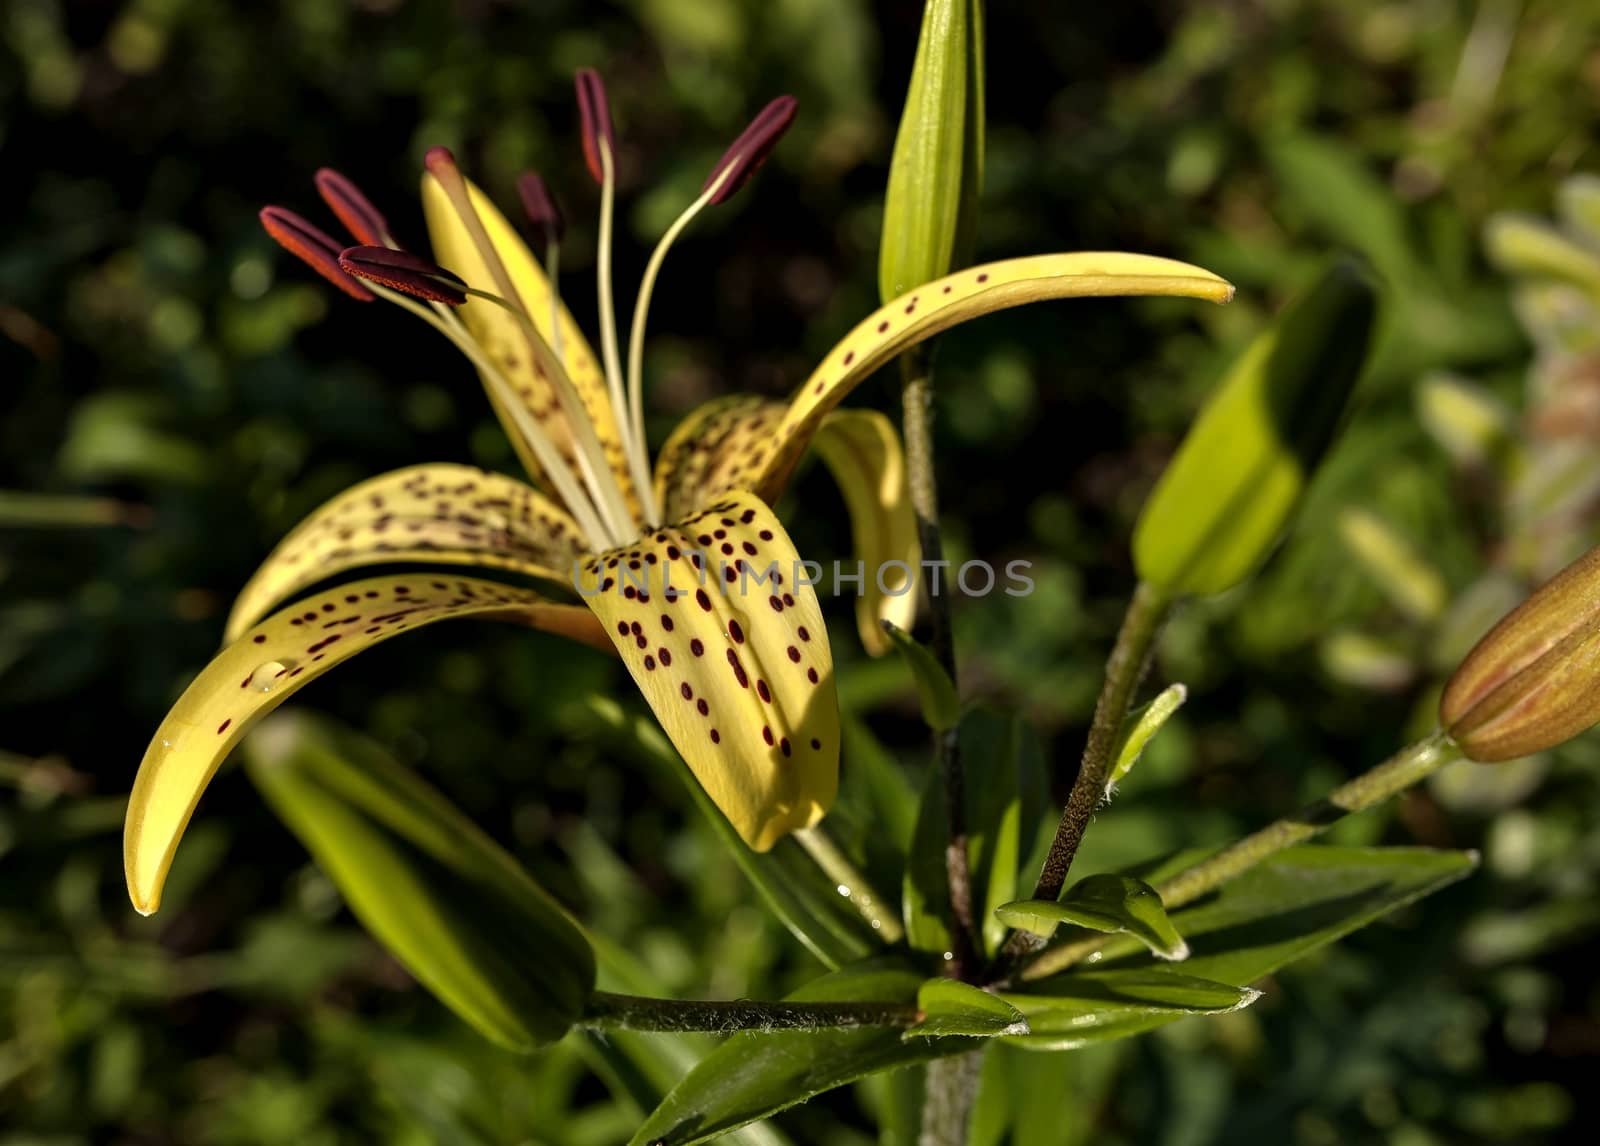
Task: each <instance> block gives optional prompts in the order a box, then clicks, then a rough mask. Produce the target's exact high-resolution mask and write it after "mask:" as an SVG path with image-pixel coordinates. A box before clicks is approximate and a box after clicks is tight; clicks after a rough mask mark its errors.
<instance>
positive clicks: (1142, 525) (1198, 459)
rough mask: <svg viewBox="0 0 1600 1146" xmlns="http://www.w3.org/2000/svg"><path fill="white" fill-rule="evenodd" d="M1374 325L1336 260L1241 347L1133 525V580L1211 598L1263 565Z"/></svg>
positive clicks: (1367, 297)
mask: <svg viewBox="0 0 1600 1146" xmlns="http://www.w3.org/2000/svg"><path fill="white" fill-rule="evenodd" d="M1376 315H1377V290H1376V287H1375V286H1374V284H1373V281H1372V279H1371V277H1370V276H1369V275H1368V273H1367V272H1366V271H1365V269H1364V268H1363V267H1361V266H1360V265H1359V264H1357V263H1356V262H1354V261H1353V260H1349V259H1342V260H1340V261H1338V262H1336V263H1335V264H1334V265H1333V266H1332V267H1331V268H1329V269H1328V271H1326V272H1325V273H1324V274H1323V276H1322V277H1321V278H1320V279H1318V280H1317V283H1316V285H1315V286H1313V287H1312V288H1311V290H1310V291H1308V292H1307V293H1305V294H1303V295H1301V296H1300V297H1299V298H1298V299H1297V300H1295V301H1294V302H1293V303H1291V304H1290V305H1289V306H1288V308H1287V309H1285V311H1284V312H1283V314H1282V315H1280V316H1279V317H1278V320H1277V321H1276V322H1275V323H1273V325H1272V327H1271V329H1269V330H1267V331H1266V332H1265V333H1264V334H1262V335H1261V336H1260V337H1259V338H1257V339H1256V341H1255V342H1254V343H1252V344H1251V346H1250V348H1249V349H1248V350H1246V351H1245V353H1244V355H1243V357H1241V358H1240V359H1239V360H1238V361H1237V362H1236V363H1235V364H1234V366H1233V369H1232V370H1230V371H1229V373H1228V375H1227V376H1226V377H1225V378H1224V379H1223V381H1222V385H1221V386H1220V387H1219V389H1218V390H1217V393H1216V394H1215V396H1213V397H1212V399H1211V401H1210V402H1209V403H1208V404H1207V405H1206V408H1205V409H1204V410H1203V411H1202V412H1201V414H1200V417H1199V419H1198V420H1197V421H1196V422H1195V425H1194V428H1193V429H1192V430H1191V431H1190V432H1189V436H1188V437H1187V438H1186V439H1185V440H1184V443H1183V446H1182V448H1180V449H1179V450H1178V455H1177V457H1175V458H1173V460H1172V464H1171V465H1169V466H1168V467H1167V471H1166V473H1164V474H1162V475H1161V480H1160V481H1159V482H1158V483H1157V484H1156V488H1155V490H1154V492H1153V493H1151V495H1150V500H1149V501H1147V502H1146V503H1145V507H1144V512H1143V513H1141V514H1140V516H1139V523H1138V525H1137V526H1136V527H1135V530H1134V535H1133V560H1134V565H1135V567H1136V568H1137V570H1138V573H1139V576H1140V577H1141V578H1142V579H1143V580H1144V581H1145V582H1147V583H1148V584H1150V585H1153V586H1155V587H1156V588H1158V589H1161V590H1163V591H1164V592H1166V593H1169V594H1172V595H1178V594H1189V593H1220V592H1222V591H1223V590H1224V589H1228V588H1231V587H1232V586H1234V585H1236V584H1238V583H1239V582H1240V581H1242V580H1244V579H1245V578H1246V577H1247V576H1249V575H1250V574H1251V573H1252V572H1254V571H1255V569H1256V568H1257V566H1259V565H1260V564H1261V562H1262V561H1264V560H1266V557H1267V554H1268V553H1269V552H1271V550H1272V547H1273V545H1274V544H1275V543H1276V542H1277V540H1278V537H1279V535H1280V534H1281V533H1282V532H1283V529H1284V526H1285V525H1287V524H1288V522H1289V519H1290V516H1291V515H1292V514H1293V513H1294V510H1295V509H1296V507H1297V506H1298V505H1299V503H1300V497H1301V494H1302V493H1303V492H1304V491H1305V487H1306V484H1307V482H1308V481H1309V480H1310V478H1311V475H1312V473H1313V471H1314V470H1315V469H1316V467H1317V464H1318V463H1319V462H1320V461H1321V460H1322V455H1323V454H1324V453H1325V452H1326V451H1327V448H1328V446H1329V445H1330V444H1331V443H1332V441H1333V438H1334V434H1335V432H1336V431H1337V430H1338V428H1339V425H1340V423H1341V421H1342V420H1343V417H1344V411H1345V406H1346V404H1347V402H1348V400H1349V397H1350V394H1351V391H1353V390H1354V389H1355V386H1356V382H1357V381H1358V379H1359V378H1360V377H1361V372H1362V368H1363V367H1364V366H1365V365H1366V361H1367V349H1368V346H1369V344H1370V342H1371V336H1372V329H1373V324H1374V321H1375V318H1376Z"/></svg>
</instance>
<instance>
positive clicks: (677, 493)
mask: <svg viewBox="0 0 1600 1146" xmlns="http://www.w3.org/2000/svg"><path fill="white" fill-rule="evenodd" d="M783 411H784V404H783V403H782V402H771V401H768V400H767V399H765V398H757V397H753V396H751V395H748V394H737V395H733V396H731V397H727V398H714V399H712V400H711V401H709V402H706V403H705V404H704V405H701V406H698V407H696V408H695V409H693V410H691V411H690V412H689V414H688V416H687V417H686V418H684V419H683V421H681V422H679V423H678V425H677V427H676V428H674V429H673V431H672V436H671V437H670V438H668V439H667V444H666V445H664V446H662V447H661V452H660V453H659V454H658V455H657V456H656V472H655V487H656V503H657V504H658V505H660V506H661V513H662V516H664V517H665V518H666V519H667V520H668V521H677V520H679V519H680V518H684V517H687V516H689V514H691V513H694V512H695V511H697V510H699V509H702V508H704V507H705V506H706V505H707V504H709V503H710V502H713V501H715V500H716V499H717V498H719V497H721V496H722V495H723V494H725V493H727V492H728V491H729V490H733V489H740V488H746V487H747V486H748V485H749V480H748V479H749V478H751V477H753V476H754V474H755V472H756V471H755V469H754V468H753V467H754V466H758V465H759V464H760V463H761V462H762V461H763V460H764V458H765V455H764V454H763V453H762V452H761V443H762V442H763V441H766V442H770V441H771V438H772V432H773V430H775V429H777V427H778V423H779V422H781V421H782V420H783ZM741 479H744V480H741Z"/></svg>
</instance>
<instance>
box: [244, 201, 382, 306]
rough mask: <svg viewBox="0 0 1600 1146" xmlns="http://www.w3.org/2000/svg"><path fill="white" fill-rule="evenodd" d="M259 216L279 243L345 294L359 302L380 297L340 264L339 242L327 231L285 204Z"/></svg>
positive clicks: (270, 208)
mask: <svg viewBox="0 0 1600 1146" xmlns="http://www.w3.org/2000/svg"><path fill="white" fill-rule="evenodd" d="M258 217H259V218H260V220H261V226H262V228H263V229H264V230H265V231H266V232H267V234H269V235H271V236H272V238H273V240H274V241H275V242H276V243H277V244H278V246H280V247H282V248H283V249H284V250H286V251H288V252H289V253H290V254H291V255H293V256H294V257H295V258H297V259H299V260H300V261H301V262H303V263H305V265H306V266H308V267H310V268H311V269H312V270H314V271H316V272H317V273H318V274H319V275H321V276H322V277H323V278H325V279H327V280H328V281H329V282H331V283H332V284H333V285H334V286H336V287H338V288H339V289H340V290H342V291H344V293H345V294H347V295H349V296H350V297H351V298H353V299H356V300H357V301H359V302H371V301H372V300H373V299H374V298H376V297H377V296H376V295H374V294H373V293H372V292H371V291H369V290H368V289H367V288H366V287H364V286H362V285H361V284H360V283H358V282H356V280H355V279H353V278H351V277H350V276H349V275H348V274H346V273H345V271H344V270H343V268H341V267H340V266H339V244H338V243H336V242H334V241H333V239H332V238H331V237H330V236H329V235H328V233H327V232H326V231H323V230H322V229H321V228H319V227H315V226H313V225H312V224H310V223H308V222H306V220H304V219H302V218H301V217H300V216H299V215H296V214H295V213H294V212H293V211H290V210H288V209H287V208H284V207H263V208H261V214H260V215H259V216H258Z"/></svg>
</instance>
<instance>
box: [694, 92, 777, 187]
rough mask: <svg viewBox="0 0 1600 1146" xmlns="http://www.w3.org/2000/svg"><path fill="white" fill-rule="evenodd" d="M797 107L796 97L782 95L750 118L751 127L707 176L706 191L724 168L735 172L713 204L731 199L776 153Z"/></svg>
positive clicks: (725, 182)
mask: <svg viewBox="0 0 1600 1146" xmlns="http://www.w3.org/2000/svg"><path fill="white" fill-rule="evenodd" d="M796 106H797V105H796V103H795V98H794V96H779V97H778V98H777V99H775V100H773V101H772V102H771V103H769V104H768V105H767V106H766V107H764V108H762V109H761V113H760V114H759V115H757V116H756V117H755V118H754V119H752V120H751V121H750V126H749V127H747V128H745V129H744V130H743V131H742V132H740V133H739V138H738V139H736V140H734V141H733V144H732V146H730V147H729V148H728V150H727V151H725V152H723V155H722V158H721V159H719V160H718V161H717V165H716V166H715V167H713V168H712V169H711V174H710V175H709V176H707V177H706V182H705V186H704V187H702V188H701V190H702V191H709V190H710V189H711V186H712V184H714V183H715V182H716V181H717V179H718V178H719V177H720V176H721V175H722V173H723V172H724V171H731V172H732V174H730V175H729V176H728V177H727V178H726V179H725V180H724V181H723V183H722V186H721V187H719V188H717V193H716V194H715V195H713V196H712V197H711V201H712V202H713V203H725V202H727V200H728V199H730V198H731V197H732V196H733V193H734V192H735V191H737V190H739V188H741V187H743V186H744V185H745V184H746V183H748V182H749V181H750V177H751V176H752V175H754V174H755V173H756V172H757V171H758V170H760V168H761V165H762V164H763V163H765V162H766V161H767V156H768V155H770V154H772V149H773V148H774V147H776V146H777V145H778V140H779V139H781V138H782V137H783V133H784V132H785V131H787V130H788V129H789V125H790V124H791V123H793V122H794V112H795V108H796Z"/></svg>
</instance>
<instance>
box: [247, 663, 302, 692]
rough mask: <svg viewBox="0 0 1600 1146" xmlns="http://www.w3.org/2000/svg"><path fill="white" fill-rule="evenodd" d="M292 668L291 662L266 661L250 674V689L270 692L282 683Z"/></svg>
mask: <svg viewBox="0 0 1600 1146" xmlns="http://www.w3.org/2000/svg"><path fill="white" fill-rule="evenodd" d="M293 667H294V662H292V661H267V662H265V663H264V664H259V665H257V666H256V667H255V668H254V669H253V670H251V673H250V687H251V688H252V689H254V690H255V691H256V692H271V691H272V690H273V689H275V688H277V687H278V686H279V685H280V684H282V683H283V681H284V678H285V677H287V676H288V675H289V670H290V669H291V668H293Z"/></svg>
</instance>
